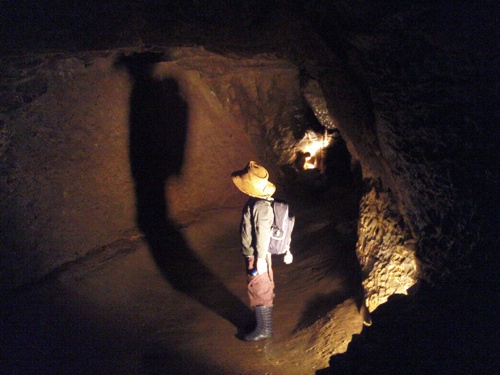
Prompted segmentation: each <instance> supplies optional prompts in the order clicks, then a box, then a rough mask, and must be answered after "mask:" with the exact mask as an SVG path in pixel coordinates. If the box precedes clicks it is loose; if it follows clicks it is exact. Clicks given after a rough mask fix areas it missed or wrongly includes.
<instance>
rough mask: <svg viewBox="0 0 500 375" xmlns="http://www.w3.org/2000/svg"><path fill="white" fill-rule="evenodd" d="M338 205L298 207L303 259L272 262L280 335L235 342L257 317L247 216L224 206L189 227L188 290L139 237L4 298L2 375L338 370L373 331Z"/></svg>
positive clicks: (347, 220)
mask: <svg viewBox="0 0 500 375" xmlns="http://www.w3.org/2000/svg"><path fill="white" fill-rule="evenodd" d="M327 205H329V206H330V205H331V206H332V207H335V206H336V207H337V210H334V211H331V210H328V211H327V210H325V209H324V207H323V206H324V204H322V205H315V206H312V205H308V204H307V203H305V204H303V205H302V206H303V207H298V209H299V210H298V212H296V217H297V224H296V228H295V231H294V246H293V249H294V256H295V259H294V262H293V263H292V264H291V265H285V264H284V263H283V262H282V260H281V259H279V257H273V258H274V259H273V261H274V273H275V281H276V299H275V307H274V313H273V318H274V337H273V338H272V339H268V340H263V341H259V342H255V343H247V342H244V341H241V340H240V339H238V338H237V337H236V334H237V332H238V329H237V328H236V325H240V326H241V325H245V323H248V322H249V321H250V317H251V316H253V314H251V312H250V310H248V308H247V307H246V306H247V303H248V301H247V296H246V288H245V282H246V281H245V274H244V265H243V259H242V256H241V254H240V252H239V238H238V225H239V220H240V212H241V210H240V209H239V208H238V209H220V210H217V211H212V212H209V213H205V214H203V215H201V216H200V218H199V220H198V221H196V222H194V223H192V224H191V225H189V226H187V227H186V228H184V229H183V233H182V234H183V236H184V238H185V239H186V241H187V243H188V245H189V248H190V249H192V250H193V252H194V253H195V255H196V256H195V257H192V258H189V259H187V260H186V259H184V260H180V261H179V264H177V265H176V267H177V269H179V270H180V275H181V276H180V277H181V278H185V280H189V281H188V282H186V283H184V284H182V285H184V287H183V286H182V285H181V284H177V286H178V287H179V285H181V287H180V288H179V289H181V290H179V289H175V288H173V287H172V283H170V282H169V281H167V280H166V279H165V278H164V277H163V274H162V272H161V271H160V270H159V268H158V267H157V265H156V263H155V261H154V259H153V257H152V255H151V252H150V250H149V248H148V246H147V244H146V242H145V240H144V238H143V237H142V236H141V235H139V234H138V233H137V232H136V234H134V233H133V232H132V233H131V234H130V235H129V236H128V237H127V238H122V239H120V240H118V241H116V242H115V243H113V244H110V245H108V246H107V247H105V248H103V249H102V250H101V251H100V252H98V253H96V254H94V255H92V256H89V257H87V258H85V259H83V260H80V261H78V262H75V263H74V264H71V265H68V266H66V267H64V269H61V270H60V271H59V272H56V273H54V274H53V275H52V276H51V277H50V278H47V279H46V280H45V281H44V282H41V283H39V284H37V285H35V286H33V287H31V288H28V289H25V290H23V291H21V292H19V293H17V294H16V295H11V296H9V297H8V298H4V299H3V302H2V305H3V306H2V311H3V315H4V318H3V324H2V325H4V327H2V331H3V335H2V347H3V348H4V349H2V353H1V357H2V361H1V366H2V368H3V370H2V372H3V373H5V371H6V372H7V373H15V372H16V371H20V373H56V372H57V373H59V374H69V373H71V374H79V373H82V374H84V373H86V374H88V373H93V374H98V373H102V374H109V373H117V374H129V373H137V374H313V373H315V371H316V370H318V369H321V368H325V367H327V366H328V360H329V358H330V356H331V355H333V354H335V353H341V352H344V351H345V350H346V349H347V345H348V343H349V341H350V340H351V337H352V335H353V334H357V333H359V332H360V331H361V328H362V320H361V318H360V317H359V315H358V313H357V309H356V305H355V303H354V300H353V294H354V293H355V290H356V288H355V286H353V285H351V284H352V283H353V277H352V273H353V272H354V271H353V270H352V257H353V256H354V244H355V236H356V226H355V225H356V221H355V220H354V221H353V220H352V219H353V218H352V217H348V216H349V215H344V213H345V211H343V209H342V200H341V195H339V196H337V198H329V201H328V203H327ZM332 212H334V213H333V214H332ZM195 263H198V264H195ZM200 267H201V268H200ZM193 269H194V270H198V269H203V272H201V275H202V276H200V273H198V272H192V270H193ZM183 288H184V289H183ZM186 288H190V290H187V289H186ZM182 289H183V290H182ZM231 305H233V306H231ZM238 309H239V310H238Z"/></svg>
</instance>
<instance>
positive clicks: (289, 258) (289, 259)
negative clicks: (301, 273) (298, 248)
mask: <svg viewBox="0 0 500 375" xmlns="http://www.w3.org/2000/svg"><path fill="white" fill-rule="evenodd" d="M283 261H284V262H285V264H290V263H292V262H293V255H292V253H291V252H290V250H288V251H287V252H286V253H285V257H284V258H283Z"/></svg>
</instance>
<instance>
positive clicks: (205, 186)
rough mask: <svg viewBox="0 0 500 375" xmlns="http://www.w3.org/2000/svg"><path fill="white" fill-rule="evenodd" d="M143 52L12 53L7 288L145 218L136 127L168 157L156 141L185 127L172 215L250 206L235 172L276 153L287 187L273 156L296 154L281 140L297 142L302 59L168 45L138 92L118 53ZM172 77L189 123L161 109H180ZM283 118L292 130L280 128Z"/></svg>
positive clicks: (172, 184)
mask: <svg viewBox="0 0 500 375" xmlns="http://www.w3.org/2000/svg"><path fill="white" fill-rule="evenodd" d="M139 52H140V51H139ZM135 53H136V51H134V49H129V50H114V51H107V52H99V51H94V52H88V53H79V54H37V55H32V56H28V57H26V56H11V57H9V58H6V59H2V61H1V65H2V68H3V69H2V71H3V72H4V73H3V76H2V92H1V102H0V104H1V113H0V119H1V125H2V133H1V134H2V149H1V151H2V153H1V155H0V157H1V161H2V164H1V166H2V174H1V176H0V180H1V186H2V188H1V191H0V192H1V199H0V219H1V220H0V222H1V233H2V238H1V251H2V258H1V259H2V260H1V261H2V264H1V268H2V274H1V275H2V286H3V287H5V288H7V289H9V288H13V287H17V286H19V285H21V284H25V283H29V282H31V281H35V280H36V279H38V278H40V277H42V276H43V275H45V274H47V273H48V272H49V271H50V270H52V269H54V268H56V267H58V266H60V265H61V264H63V263H65V262H70V261H73V260H75V259H78V258H79V257H82V256H84V255H85V254H87V253H89V252H92V251H95V250H97V249H99V248H100V247H101V246H105V245H106V244H109V243H111V242H112V241H114V240H116V239H117V238H119V237H122V236H127V235H129V234H128V233H129V231H130V230H131V229H132V228H135V227H136V226H137V224H136V203H137V202H136V197H135V190H134V187H135V184H134V182H135V181H134V179H133V177H132V173H131V161H130V160H129V156H130V144H131V142H135V143H137V142H138V141H137V140H136V139H131V137H139V138H141V137H142V136H141V135H137V132H139V133H141V132H143V133H151V134H145V136H146V138H145V139H148V137H150V138H149V142H151V144H150V145H142V146H140V147H142V150H140V152H149V151H150V149H151V153H152V154H154V153H155V152H160V153H161V152H163V153H166V154H165V155H160V154H158V155H157V157H158V158H157V160H158V161H164V162H166V163H168V160H167V159H165V157H167V158H168V155H170V154H169V151H168V150H164V149H163V148H162V147H159V148H157V147H156V146H155V139H154V138H155V137H156V135H159V136H160V139H162V138H161V137H166V138H165V139H164V141H168V140H169V141H168V144H171V145H172V146H173V145H174V144H175V143H172V139H173V140H174V142H176V141H175V140H177V139H178V141H177V142H182V139H184V138H185V142H186V143H185V147H182V145H181V147H180V149H181V150H182V148H184V150H183V151H181V152H183V154H184V155H183V159H182V160H183V163H182V166H179V169H180V170H179V173H178V174H174V175H169V178H168V180H167V181H165V182H166V185H165V186H166V188H165V197H166V198H165V199H166V202H167V206H166V210H167V211H168V212H167V214H168V216H169V217H170V219H171V220H173V221H174V222H175V223H177V224H179V225H184V224H186V223H189V222H190V221H193V220H196V219H197V217H198V215H199V214H200V213H202V212H204V211H207V210H211V209H216V208H219V209H220V208H230V207H240V206H241V205H242V203H243V200H244V199H245V198H244V196H243V195H241V194H240V193H239V191H238V190H237V189H234V186H233V184H232V181H231V179H230V178H229V176H230V174H231V172H232V171H234V170H237V169H241V168H243V167H244V166H245V165H246V163H247V162H248V160H251V159H254V160H261V161H262V162H266V161H268V162H269V169H270V170H271V174H272V175H273V176H275V179H274V181H275V182H276V183H277V184H278V189H281V187H280V181H279V173H278V169H277V168H274V167H273V165H274V164H271V161H272V162H273V163H274V162H275V161H276V160H277V159H278V158H279V157H280V155H281V154H285V155H286V153H281V154H280V153H276V150H277V149H276V148H275V147H273V144H272V142H277V143H278V144H280V145H281V146H280V147H279V149H280V150H283V149H288V153H289V154H290V153H292V148H291V147H290V146H289V144H290V142H292V141H291V140H292V139H293V134H292V133H291V132H290V131H289V130H287V129H289V128H290V124H291V123H292V120H291V119H290V117H291V116H292V117H293V115H294V110H291V108H297V106H298V104H297V103H299V104H300V103H301V97H300V91H299V89H298V86H299V83H298V70H297V69H296V68H295V67H294V66H293V65H292V64H290V63H289V62H286V61H284V60H279V59H276V58H274V59H269V58H264V57H261V58H259V57H254V58H248V59H245V58H229V57H223V56H221V55H218V54H215V53H211V52H208V51H206V50H205V49H203V48H178V49H169V50H168V51H167V50H163V52H162V51H160V52H158V54H159V55H162V54H164V56H168V57H165V58H164V60H165V61H163V62H160V63H156V64H153V65H152V66H153V67H152V68H151V70H150V74H151V77H150V80H151V82H149V84H150V87H149V88H146V91H147V90H149V91H148V92H146V93H145V95H144V97H143V98H142V99H140V100H138V101H137V100H136V99H133V100H132V102H131V96H132V95H135V97H136V96H137V95H138V94H137V90H140V89H138V86H137V85H138V84H139V83H138V82H137V80H136V79H135V78H134V77H133V74H131V71H130V70H128V69H127V68H126V67H125V66H124V65H123V64H120V63H118V62H119V61H120V58H121V57H120V56H135V55H134V54H135ZM137 56H139V57H140V56H141V55H140V54H138V55H137ZM139 60H140V58H139ZM142 68H144V67H142ZM147 69H149V68H147ZM147 69H146V70H145V71H147ZM148 74H149V73H148ZM169 79H173V80H174V81H175V82H176V83H177V85H178V88H179V92H178V94H179V95H180V96H182V97H183V98H184V100H185V101H186V103H187V118H186V120H185V121H186V123H183V124H180V125H181V128H178V127H176V128H174V127H172V128H170V127H169V121H175V120H176V119H175V118H172V119H171V118H168V119H158V118H157V117H158V116H165V117H169V109H168V107H169V103H168V102H165V103H162V100H164V101H168V100H169V97H168V95H176V94H175V93H174V94H171V93H170V94H169V93H164V92H163V91H165V90H167V89H165V88H162V86H161V82H163V81H166V80H169ZM155 82H156V83H158V82H159V86H158V85H157V84H156V83H155ZM155 87H156V88H155ZM142 90H144V89H143V88H142ZM162 90H163V91H162ZM167 91H168V90H167ZM294 93H295V95H294ZM141 95H142V94H141ZM164 95H166V96H165V97H164ZM139 96H140V95H139ZM170 104H172V103H170ZM139 107H144V108H139ZM163 107H165V108H163ZM141 114H142V115H144V116H146V117H147V119H144V121H143V120H139V123H138V125H137V126H142V127H144V129H143V130H141V129H139V130H137V129H135V133H134V135H132V136H131V132H130V126H131V119H136V120H134V121H135V122H137V116H141ZM149 116H150V117H149ZM151 121H153V122H155V121H156V122H157V124H150V123H149V122H151ZM277 124H282V125H280V126H277ZM154 126H160V127H161V126H164V127H166V128H168V129H167V130H165V129H155V128H154ZM278 128H279V129H281V130H280V131H281V134H282V135H283V136H280V135H274V136H271V135H272V133H273V132H276V131H277V130H276V129H278ZM179 131H181V132H185V134H184V135H183V134H180V133H179ZM270 133H271V135H270ZM141 139H142V138H141ZM286 140H288V142H289V143H288V144H287V143H286ZM259 145H267V146H262V147H261V146H259ZM287 147H288V148H287ZM139 163H140V162H139ZM159 168H160V169H161V166H160V167H159ZM155 173H156V172H155Z"/></svg>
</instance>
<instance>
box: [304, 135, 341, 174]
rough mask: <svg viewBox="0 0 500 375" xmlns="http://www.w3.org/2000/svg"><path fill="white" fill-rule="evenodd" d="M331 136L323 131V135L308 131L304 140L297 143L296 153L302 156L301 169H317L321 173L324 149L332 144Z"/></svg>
mask: <svg viewBox="0 0 500 375" xmlns="http://www.w3.org/2000/svg"><path fill="white" fill-rule="evenodd" d="M332 139H333V137H332V135H331V134H328V132H327V130H326V129H325V133H324V134H320V133H316V132H314V131H312V130H308V131H307V132H306V134H305V135H304V138H302V139H301V140H300V142H299V143H297V146H296V148H297V151H298V153H300V154H302V155H303V158H304V161H303V165H302V166H301V167H302V168H303V169H305V170H307V169H319V170H320V171H323V169H324V166H323V161H324V149H325V148H326V147H328V146H329V145H330V143H331V142H332Z"/></svg>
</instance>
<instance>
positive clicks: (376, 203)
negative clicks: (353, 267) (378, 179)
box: [357, 189, 420, 311]
mask: <svg viewBox="0 0 500 375" xmlns="http://www.w3.org/2000/svg"><path fill="white" fill-rule="evenodd" d="M360 212H361V214H360V220H359V223H358V244H357V253H358V259H359V261H360V263H361V266H362V269H363V272H364V273H365V274H366V278H365V279H364V281H363V285H364V287H365V291H366V303H367V306H368V309H369V310H370V311H373V310H375V308H376V307H377V306H378V305H380V304H382V303H384V302H386V301H387V299H388V298H389V297H390V296H391V295H393V294H407V290H408V289H409V288H411V287H412V286H413V285H415V283H416V282H417V281H418V278H419V276H420V274H419V269H418V260H417V257H416V253H415V248H414V246H413V241H412V240H410V241H408V239H409V237H410V236H409V233H407V232H405V231H404V230H403V229H402V227H401V225H400V224H399V223H398V221H399V220H400V219H401V218H400V215H399V213H398V212H397V208H396V207H395V206H394V201H393V200H392V199H391V198H390V196H389V194H388V193H377V192H376V190H375V189H372V190H371V191H370V192H369V193H367V194H366V195H365V196H364V197H363V198H362V200H361V207H360Z"/></svg>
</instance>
